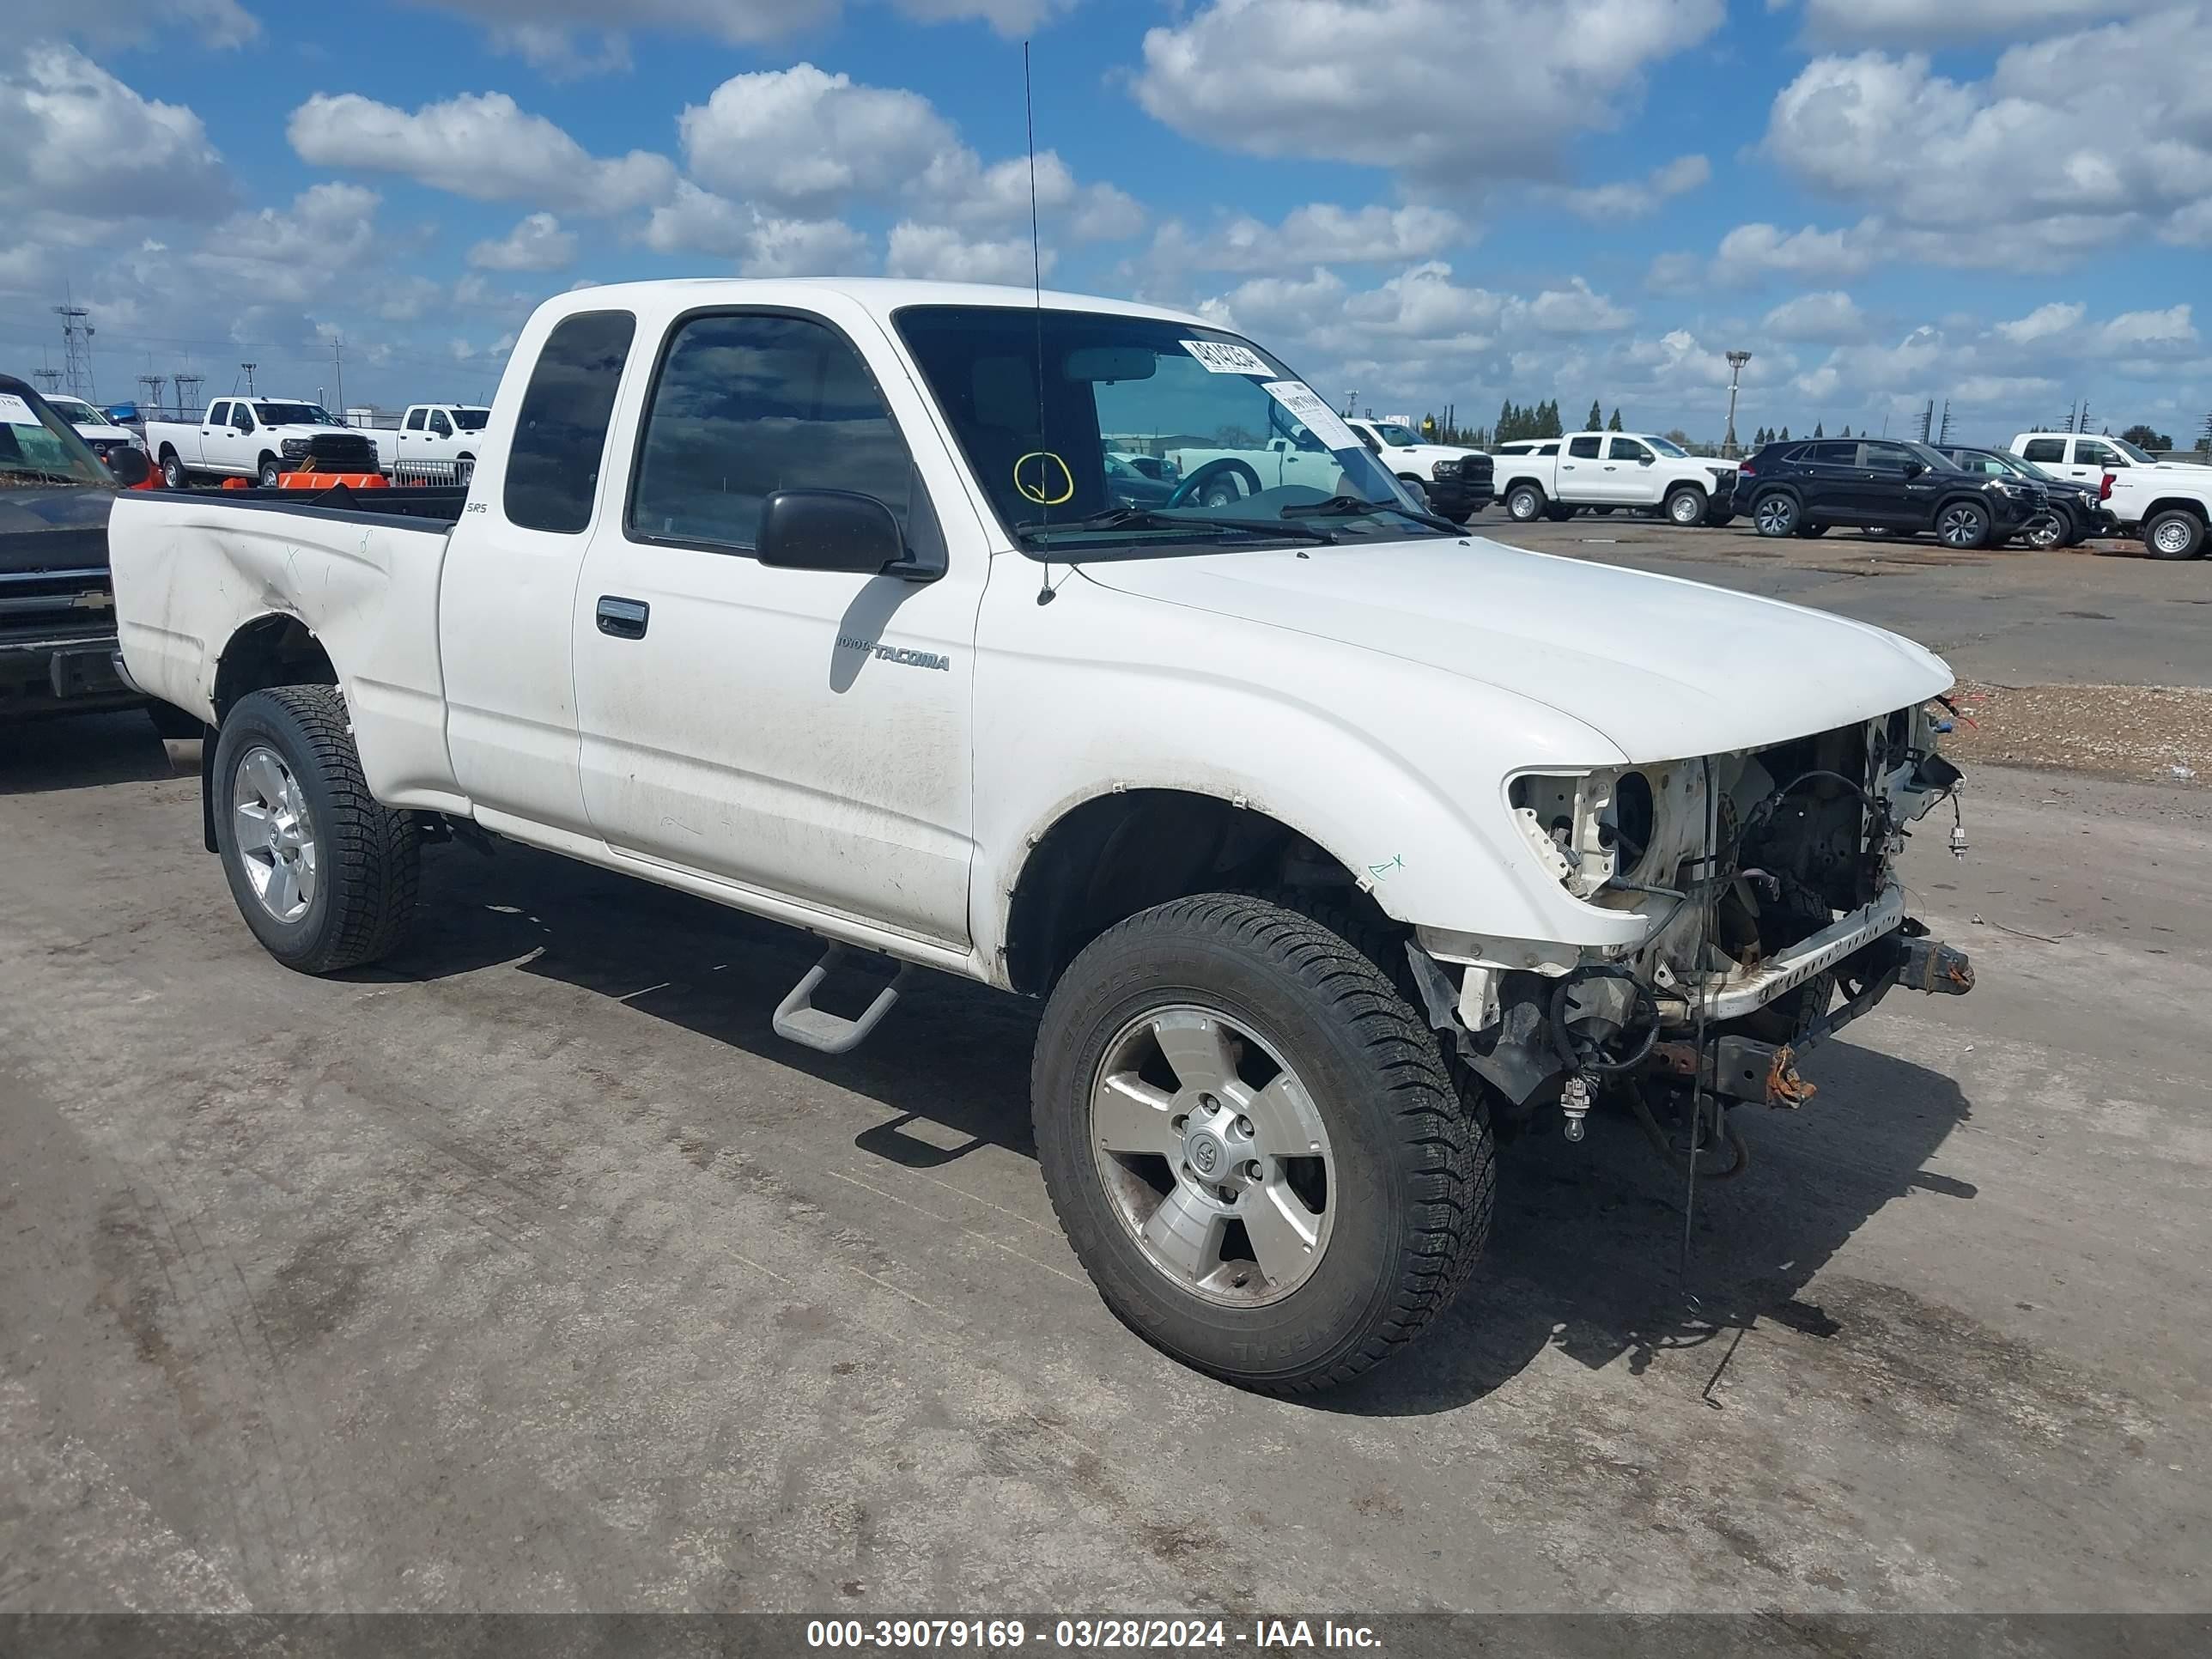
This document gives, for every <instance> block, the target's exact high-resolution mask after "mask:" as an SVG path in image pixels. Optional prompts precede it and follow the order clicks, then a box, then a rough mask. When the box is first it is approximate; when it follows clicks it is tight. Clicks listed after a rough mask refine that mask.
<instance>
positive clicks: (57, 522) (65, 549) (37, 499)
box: [0, 483, 118, 572]
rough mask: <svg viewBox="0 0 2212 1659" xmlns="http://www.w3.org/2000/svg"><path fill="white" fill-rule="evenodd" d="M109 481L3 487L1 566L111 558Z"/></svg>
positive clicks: (84, 563)
mask: <svg viewBox="0 0 2212 1659" xmlns="http://www.w3.org/2000/svg"><path fill="white" fill-rule="evenodd" d="M117 494H118V491H117V490H116V489H112V488H110V487H109V486H107V485H105V484H94V483H82V484H54V485H52V486H41V487H40V488H38V489H0V570H5V571H11V572H13V571H25V570H68V569H74V568H91V567H93V566H94V565H105V564H106V562H107V514H108V512H109V510H110V509H111V508H112V507H114V505H115V497H116V495H117Z"/></svg>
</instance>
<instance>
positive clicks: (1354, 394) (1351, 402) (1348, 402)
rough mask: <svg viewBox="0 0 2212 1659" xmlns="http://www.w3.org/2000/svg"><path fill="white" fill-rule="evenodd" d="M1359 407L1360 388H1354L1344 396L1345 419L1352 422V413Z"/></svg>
mask: <svg viewBox="0 0 2212 1659" xmlns="http://www.w3.org/2000/svg"><path fill="white" fill-rule="evenodd" d="M1358 407H1359V388H1358V386H1354V387H1352V390H1351V391H1349V392H1346V393H1345V394H1344V418H1345V419H1346V420H1347V421H1348V420H1350V419H1351V418H1352V410H1355V409H1358Z"/></svg>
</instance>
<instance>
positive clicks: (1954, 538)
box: [1732, 438, 2051, 548]
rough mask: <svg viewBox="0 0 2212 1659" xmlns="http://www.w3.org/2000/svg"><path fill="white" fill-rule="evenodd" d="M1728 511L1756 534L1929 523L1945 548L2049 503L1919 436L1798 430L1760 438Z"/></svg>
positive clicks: (1993, 533)
mask: <svg viewBox="0 0 2212 1659" xmlns="http://www.w3.org/2000/svg"><path fill="white" fill-rule="evenodd" d="M1732 503H1733V506H1734V507H1735V511H1736V512H1737V513H1746V514H1748V515H1749V516H1750V519H1751V521H1752V523H1753V526H1756V527H1757V529H1758V531H1759V534H1760V535H1762V536H1817V535H1820V533H1821V532H1823V531H1825V530H1826V529H1827V528H1828V527H1829V526H1831V525H1839V524H1841V525H1856V526H1859V527H1860V528H1862V529H1866V530H1899V531H1908V532H1917V531H1933V532H1935V533H1936V539H1937V540H1939V541H1941V542H1942V544H1944V546H1946V547H1960V548H1966V547H1986V546H1989V545H1990V544H1994V543H1996V542H2000V541H2002V540H2004V539H2006V538H2008V537H2012V536H2017V535H2019V534H2020V533H2021V532H2022V531H2024V530H2025V529H2027V526H2028V524H2029V522H2030V521H2031V520H2033V519H2034V518H2036V516H2037V515H2038V514H2039V513H2048V512H2049V511H2050V510H2051V498H2050V496H2049V495H2047V494H2046V493H2045V490H2044V489H2043V486H2042V485H2040V484H2038V483H2030V482H2029V481H2027V480H2026V479H2021V478H2009V477H2008V478H1992V477H1983V476H1981V475H1980V474H1978V473H1974V472H1966V471H1961V470H1960V469H1959V468H1958V467H1956V466H1954V465H1952V464H1951V462H1950V461H1948V459H1945V458H1944V457H1943V456H1942V454H1941V453H1938V452H1937V451H1936V450H1934V449H1932V448H1930V447H1929V446H1928V445H1926V444H1916V443H1906V442H1905V441H1903V440H1901V439H1896V438H1810V439H1807V438H1800V439H1797V440H1795V441H1791V442H1790V443H1775V444H1768V445H1766V446H1765V447H1764V448H1762V449H1761V450H1760V451H1759V453H1757V454H1756V455H1753V457H1752V458H1751V459H1749V460H1747V461H1746V462H1744V464H1743V465H1742V466H1741V469H1739V470H1738V471H1737V473H1736V480H1735V495H1734V496H1733V498H1732Z"/></svg>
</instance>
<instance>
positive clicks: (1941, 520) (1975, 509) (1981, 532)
mask: <svg viewBox="0 0 2212 1659" xmlns="http://www.w3.org/2000/svg"><path fill="white" fill-rule="evenodd" d="M1989 538H1990V510H1989V508H1987V507H1984V506H1983V505H1982V504H1981V503H1980V502H1979V501H1952V502H1949V503H1948V504H1947V505H1946V506H1944V507H1942V509H1941V510H1940V511H1939V512H1937V513H1936V540H1938V541H1940V542H1942V544H1943V545H1944V546H1946V547H1956V548H1975V547H1979V546H1981V545H1982V544H1984V542H1986V541H1988V540H1989Z"/></svg>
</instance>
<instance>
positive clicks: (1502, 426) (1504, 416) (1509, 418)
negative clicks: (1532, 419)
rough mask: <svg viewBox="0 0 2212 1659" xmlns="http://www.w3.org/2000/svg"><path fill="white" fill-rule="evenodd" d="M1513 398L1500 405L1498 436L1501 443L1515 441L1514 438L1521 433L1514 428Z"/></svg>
mask: <svg viewBox="0 0 2212 1659" xmlns="http://www.w3.org/2000/svg"><path fill="white" fill-rule="evenodd" d="M1513 424H1514V423H1513V399H1512V398H1507V399H1506V400H1505V401H1504V403H1502V404H1499V405H1498V429H1497V434H1496V436H1497V440H1498V442H1499V443H1502V444H1510V443H1511V442H1512V441H1514V439H1516V438H1517V437H1519V436H1520V434H1519V433H1517V432H1516V431H1515V430H1514V429H1513Z"/></svg>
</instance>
